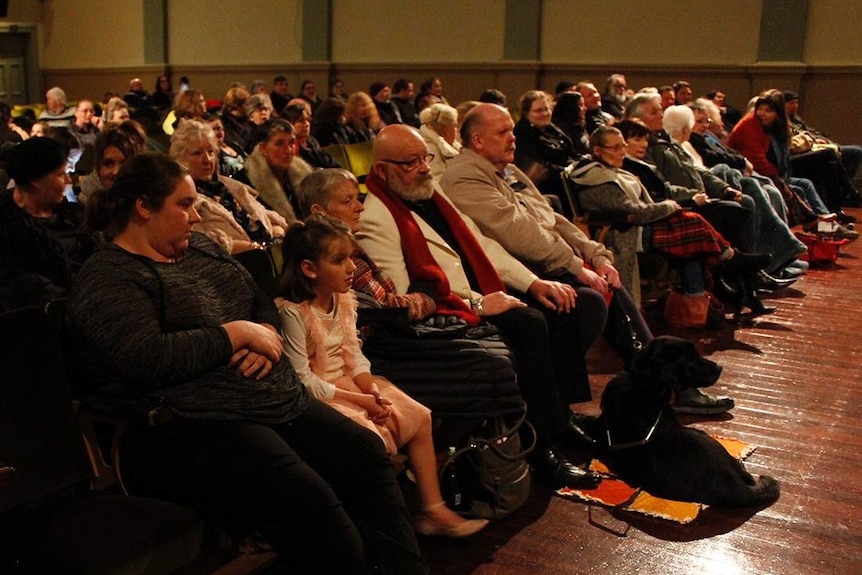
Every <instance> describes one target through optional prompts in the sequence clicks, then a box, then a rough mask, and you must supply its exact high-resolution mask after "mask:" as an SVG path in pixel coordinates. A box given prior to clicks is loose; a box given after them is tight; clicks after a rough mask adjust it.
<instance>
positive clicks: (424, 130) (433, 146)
mask: <svg viewBox="0 0 862 575" xmlns="http://www.w3.org/2000/svg"><path fill="white" fill-rule="evenodd" d="M419 121H420V122H421V123H422V126H421V127H420V128H419V133H420V134H422V139H423V140H425V143H426V144H427V145H428V152H429V153H430V154H433V155H434V158H433V159H432V160H431V174H432V175H433V176H434V177H435V178H436V179H438V180H439V179H440V176H442V175H443V172H444V171H445V170H446V162H448V161H449V160H451V159H452V158H454V157H455V156H457V155H458V154H460V153H461V143H460V142H458V141H457V140H456V139H455V135H456V133H457V131H458V111H457V110H456V109H455V108H453V107H452V106H450V105H448V104H439V103H438V104H432V105H430V106H429V107H427V108H425V109H424V110H422V112H420V113H419Z"/></svg>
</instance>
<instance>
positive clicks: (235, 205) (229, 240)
mask: <svg viewBox="0 0 862 575" xmlns="http://www.w3.org/2000/svg"><path fill="white" fill-rule="evenodd" d="M218 152H219V147H218V141H217V140H216V136H215V132H213V129H212V128H211V127H210V126H209V125H207V124H204V123H202V122H198V121H197V120H183V121H182V122H180V125H179V126H178V127H177V129H176V130H175V131H174V134H173V136H172V137H171V155H172V156H173V157H174V158H175V159H177V160H178V161H179V162H180V163H181V164H183V165H184V166H185V167H186V168H187V169H188V171H189V174H190V175H191V177H192V179H193V180H194V182H195V187H196V188H197V191H198V196H197V200H196V201H195V209H196V210H197V212H198V214H200V217H201V220H200V222H198V223H196V224H195V226H194V229H195V230H196V231H199V232H202V233H204V234H206V235H207V236H208V237H209V238H210V239H211V240H213V241H214V242H216V243H217V244H219V245H220V246H222V247H223V248H224V249H225V251H227V252H228V253H230V254H236V253H239V252H245V251H248V250H251V249H255V248H257V247H259V246H260V244H261V243H263V242H268V241H270V240H272V239H275V238H280V237H282V236H284V232H285V230H286V229H287V222H286V221H285V219H284V218H283V217H281V216H280V215H279V214H277V213H276V212H273V211H271V210H268V209H266V208H265V207H264V206H263V205H262V204H261V203H260V202H259V201H257V192H256V191H254V190H253V189H252V188H250V187H248V186H246V185H245V184H242V183H240V182H237V181H235V180H232V179H230V178H227V177H225V176H222V175H217V174H216V165H217V161H216V159H217V158H218Z"/></svg>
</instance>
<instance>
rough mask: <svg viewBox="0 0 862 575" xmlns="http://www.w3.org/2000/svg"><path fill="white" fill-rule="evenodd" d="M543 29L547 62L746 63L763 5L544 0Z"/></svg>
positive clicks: (731, 0) (730, 0)
mask: <svg viewBox="0 0 862 575" xmlns="http://www.w3.org/2000/svg"><path fill="white" fill-rule="evenodd" d="M542 27H543V31H544V32H543V36H542V61H544V62H573V63H575V62H576V63H584V64H602V63H610V64H650V65H652V64H658V63H662V64H701V63H705V62H708V63H711V64H747V63H751V62H754V61H755V59H756V57H757V45H758V37H759V32H760V3H759V2H751V1H750V0H726V1H724V2H690V1H689V2H667V1H666V0H641V1H640V2H632V1H630V0H603V1H602V2H591V1H587V0H545V3H544V11H543V14H542Z"/></svg>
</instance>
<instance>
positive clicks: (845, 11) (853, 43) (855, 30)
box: [805, 0, 862, 65]
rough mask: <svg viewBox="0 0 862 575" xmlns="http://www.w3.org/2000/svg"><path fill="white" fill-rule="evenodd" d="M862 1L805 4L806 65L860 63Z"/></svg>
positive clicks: (837, 0)
mask: <svg viewBox="0 0 862 575" xmlns="http://www.w3.org/2000/svg"><path fill="white" fill-rule="evenodd" d="M860 24H862V2H858V1H855V2H848V1H846V0H816V1H811V2H809V4H808V29H807V30H806V36H807V38H806V42H805V62H806V63H808V64H855V65H859V64H860V63H862V33H860V28H859V26H860Z"/></svg>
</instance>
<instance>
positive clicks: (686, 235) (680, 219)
mask: <svg viewBox="0 0 862 575" xmlns="http://www.w3.org/2000/svg"><path fill="white" fill-rule="evenodd" d="M650 225H651V226H652V229H653V233H652V247H653V249H654V250H656V251H660V252H663V253H666V254H668V255H670V256H673V257H677V258H691V257H695V256H700V255H704V254H706V255H714V256H718V255H719V254H721V253H722V252H724V251H725V250H726V249H727V248H729V247H730V242H728V241H727V240H726V239H724V237H722V235H721V234H720V233H718V230H716V229H715V228H714V227H712V225H711V224H710V223H709V222H707V221H706V220H705V219H703V216H701V215H700V214H696V213H694V212H688V211H678V212H674V213H673V214H671V215H669V216H668V217H666V218H663V219H661V220H659V221H657V222H653V223H652V224H650Z"/></svg>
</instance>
